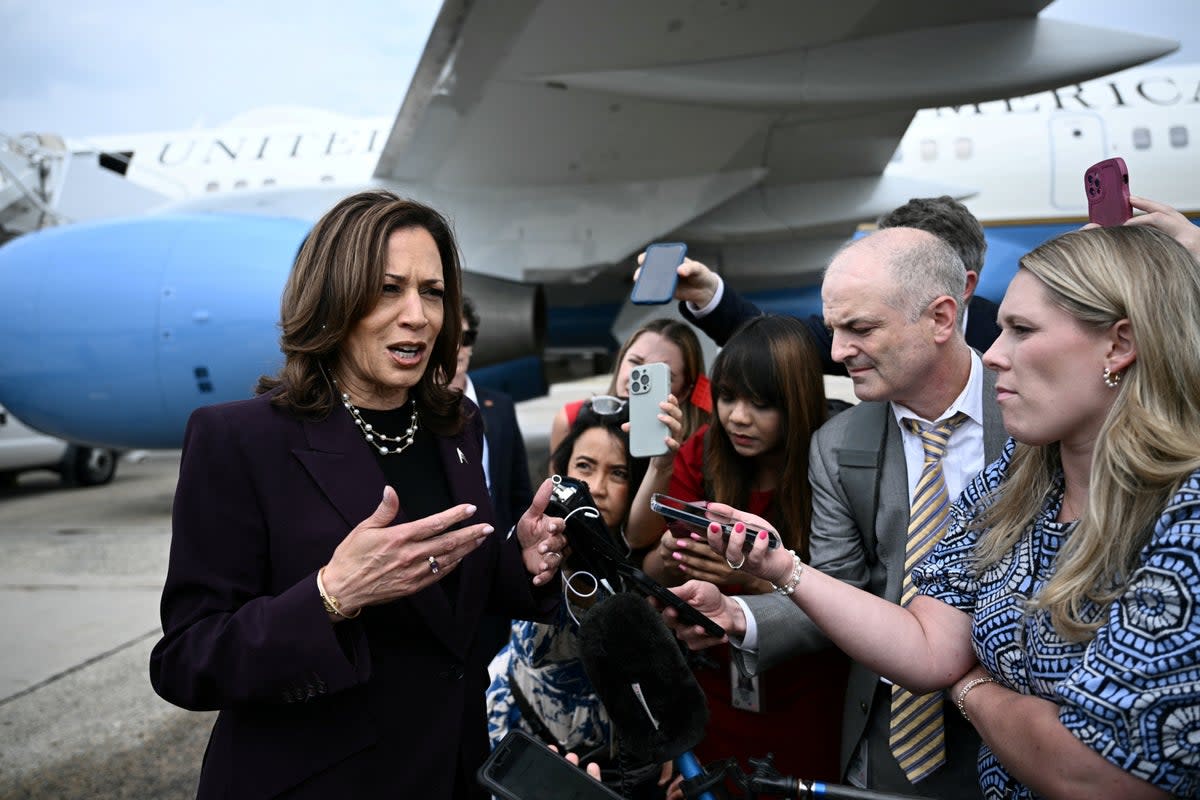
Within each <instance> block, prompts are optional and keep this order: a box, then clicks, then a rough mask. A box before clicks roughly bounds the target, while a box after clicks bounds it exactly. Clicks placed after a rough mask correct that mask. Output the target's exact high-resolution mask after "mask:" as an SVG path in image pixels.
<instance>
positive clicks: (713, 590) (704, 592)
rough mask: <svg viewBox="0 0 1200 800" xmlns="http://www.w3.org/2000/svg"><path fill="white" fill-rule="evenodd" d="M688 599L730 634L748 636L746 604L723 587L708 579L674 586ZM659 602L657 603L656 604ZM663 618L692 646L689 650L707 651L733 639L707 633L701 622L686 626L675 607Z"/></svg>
mask: <svg viewBox="0 0 1200 800" xmlns="http://www.w3.org/2000/svg"><path fill="white" fill-rule="evenodd" d="M671 591H672V592H674V593H675V594H677V595H679V597H681V598H682V599H683V600H684V602H686V603H687V604H688V605H690V606H691V607H692V608H694V609H696V610H697V611H699V612H700V613H701V614H703V615H704V616H706V617H708V618H709V619H711V620H712V621H713V622H715V623H717V624H718V625H720V626H721V627H722V628H724V629H725V631H726V633H727V634H732V635H733V636H738V637H741V636H744V635H745V634H746V616H745V615H744V614H743V613H742V607H741V606H739V605H738V604H737V603H736V602H734V601H733V600H731V599H730V598H728V597H726V596H725V595H723V594H721V590H720V589H718V588H717V587H716V586H715V585H713V584H711V583H708V582H706V581H688V582H687V583H685V584H684V585H683V586H676V587H675V588H673V589H671ZM656 605H657V603H656ZM662 615H663V620H664V621H665V622H666V623H667V626H668V627H670V628H671V630H673V631H675V636H676V637H678V638H679V640H680V641H682V642H683V643H684V644H686V645H687V646H688V649H689V650H703V649H705V648H706V647H712V646H713V645H715V644H721V643H722V642H727V641H729V637H728V636H722V637H721V638H717V637H715V636H712V635H710V634H708V633H707V632H705V630H704V628H702V627H700V626H699V625H686V624H684V623H682V622H680V621H679V614H678V612H676V611H675V609H673V608H670V607H668V608H666V609H664V610H663V612H662Z"/></svg>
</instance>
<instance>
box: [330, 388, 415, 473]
mask: <svg viewBox="0 0 1200 800" xmlns="http://www.w3.org/2000/svg"><path fill="white" fill-rule="evenodd" d="M333 385H334V386H337V381H336V380H335V381H334V382H333ZM342 405H344V406H345V407H346V410H347V411H349V412H350V416H352V417H353V418H354V424H355V425H357V426H358V429H359V430H360V431H362V434H363V436H364V437H365V438H366V440H367V444H369V445H371V447H374V448H375V449H376V450H378V451H379V453H380V455H385V456H398V455H400V454H401V453H403V452H404V451H405V450H407V449H408V448H409V446H410V445H411V444H412V443H413V439H415V438H416V436H417V430H418V428H419V427H420V424H419V423H420V420H419V418H418V417H417V398H415V397H414V398H413V399H412V407H413V411H412V419H411V420H410V421H409V423H408V428H407V429H406V430H405V431H404V433H403V435H401V436H388V435H387V434H386V433H383V432H382V431H377V430H375V428H374V426H372V425H371V423H369V422H367V421H366V420H365V419H363V418H362V414H360V413H359V411H358V409H357V408H356V407H355V405H354V404H353V403H351V402H350V395H348V394H346V393H345V392H342ZM376 439H378V440H379V442H376V441H375V440H376ZM380 442H391V443H392V444H394V445H398V446H397V447H391V448H389V447H388V446H387V445H386V444H380Z"/></svg>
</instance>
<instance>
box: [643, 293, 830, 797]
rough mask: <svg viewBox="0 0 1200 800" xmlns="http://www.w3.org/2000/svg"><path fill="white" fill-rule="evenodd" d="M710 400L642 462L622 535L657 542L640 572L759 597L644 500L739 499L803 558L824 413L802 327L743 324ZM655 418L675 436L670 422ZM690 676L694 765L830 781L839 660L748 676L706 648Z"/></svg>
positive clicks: (812, 350)
mask: <svg viewBox="0 0 1200 800" xmlns="http://www.w3.org/2000/svg"><path fill="white" fill-rule="evenodd" d="M712 399H713V406H714V409H715V411H714V413H713V415H712V420H711V422H710V423H709V424H708V425H706V426H704V427H702V428H700V429H699V430H698V431H696V433H694V434H692V435H691V436H690V437H688V439H687V440H686V441H685V442H684V443H683V445H682V446H681V447H678V448H677V450H678V451H677V452H675V453H674V454H670V453H669V454H667V455H665V456H659V457H656V458H653V459H650V463H649V468H648V470H647V473H646V477H645V478H644V479H643V480H642V484H641V487H640V488H639V490H638V496H637V498H636V499H635V500H634V504H633V510H632V511H631V513H630V525H629V529H628V531H627V537H628V539H629V541H630V544H631V546H633V547H635V548H636V547H638V546H646V545H650V544H655V543H657V545H658V546H656V547H654V549H653V550H651V551H650V552H649V554H648V555H647V556H646V558H645V560H644V562H643V566H644V568H645V571H646V572H647V574H649V575H651V576H652V577H654V578H656V579H658V580H659V581H660V582H662V583H665V584H667V585H674V584H678V583H682V582H683V581H685V580H688V579H690V578H695V579H700V580H705V581H709V582H711V583H714V584H717V585H718V586H719V587H720V588H721V589H722V591H725V592H727V593H729V594H735V595H736V594H755V593H762V592H767V591H770V590H771V585H770V584H769V583H767V582H766V581H764V580H762V579H760V578H756V577H754V576H753V575H746V574H745V572H743V571H740V570H738V569H737V567H738V566H740V565H739V564H738V563H737V562H736V561H726V560H725V557H724V556H723V555H721V554H718V553H717V552H715V551H714V550H713V549H712V548H710V547H709V546H708V544H707V542H705V541H703V535H702V534H697V536H696V538H693V537H692V536H691V531H690V530H688V529H687V528H686V527H680V526H678V525H677V524H676V523H672V524H671V525H670V526H668V525H667V524H666V522H665V521H664V520H663V518H662V517H661V516H659V515H658V514H655V513H654V512H652V511H650V506H649V504H650V497H651V495H652V494H654V493H655V492H663V493H666V494H668V495H670V496H672V497H675V498H677V499H680V500H685V501H719V502H729V501H728V500H727V498H738V501H739V502H743V503H745V504H746V507H748V508H751V509H755V510H756V511H757V513H759V514H760V515H761V516H762V517H763V518H764V519H767V520H769V521H770V522H771V523H772V525H773V526H774V528H775V529H776V530H778V531H780V532H781V535H782V539H783V542H782V543H783V547H785V548H790V549H794V550H796V552H798V553H801V554H802V557H806V556H807V543H808V526H809V516H810V508H811V501H810V497H809V487H808V479H807V476H808V443H809V439H810V438H811V436H812V433H813V431H815V430H816V429H817V428H818V427H819V426H820V425H821V423H822V422H824V421H825V417H826V405H825V384H824V378H823V376H822V374H821V360H820V357H819V355H818V354H817V351H816V347H815V345H814V344H813V342H812V340H811V337H810V335H809V333H808V331H807V330H806V329H805V327H804V325H803V323H801V322H799V321H798V320H796V319H794V318H792V317H786V316H773V315H767V316H762V317H756V318H754V319H751V320H749V321H748V322H746V323H745V324H744V325H743V326H742V327H741V328H739V329H738V331H737V333H735V334H734V335H733V337H732V338H730V340H729V342H728V343H727V344H726V345H725V347H724V349H722V351H721V353H720V355H718V356H717V358H716V360H715V361H714V362H713V369H712ZM663 418H664V421H667V424H668V427H670V428H672V430H678V427H679V426H678V421H677V420H676V419H675V416H674V415H673V414H670V413H668V414H664V415H663ZM668 420H669V421H668ZM672 441H674V439H672ZM729 505H733V506H735V507H737V504H736V503H732V502H730V503H729ZM693 669H694V671H695V673H696V679H697V680H698V681H699V683H700V686H701V687H702V688H703V689H704V691H705V694H706V695H707V696H708V702H709V708H710V710H711V713H712V719H711V723H710V725H709V731H708V733H707V735H706V737H705V740H704V741H703V742H702V743H701V744H700V746H699V747H697V749H696V752H697V755H698V756H699V757H700V759H701V761H711V760H715V759H719V758H727V757H729V756H737V757H739V758H741V759H743V761H744V759H746V758H749V757H761V756H763V755H766V753H768V752H773V753H775V756H776V763H778V764H780V765H786V769H787V770H788V771H790V772H794V773H796V774H801V775H803V776H804V777H805V778H817V779H824V780H836V779H837V777H838V741H839V731H840V728H841V716H842V710H841V709H842V694H843V690H844V687H845V679H846V674H847V662H846V659H845V657H844V656H843V655H842V654H841V653H840V652H838V651H837V650H834V649H829V650H826V651H823V652H818V653H810V654H805V655H803V656H799V657H797V658H795V659H792V660H791V661H789V662H787V663H785V664H781V665H779V666H778V667H777V668H775V669H773V670H769V671H768V672H766V673H765V674H763V675H761V676H758V677H757V678H754V679H747V678H745V677H743V676H741V675H740V674H739V673H738V671H737V669H736V667H734V666H733V665H732V664H731V659H730V654H729V648H728V645H726V646H722V647H720V648H715V649H713V650H709V651H707V652H706V654H705V655H704V656H703V657H702V658H701V659H698V660H697V661H696V662H695V663H694V664H693ZM799 719H803V720H804V724H803V725H798V724H797V720H799Z"/></svg>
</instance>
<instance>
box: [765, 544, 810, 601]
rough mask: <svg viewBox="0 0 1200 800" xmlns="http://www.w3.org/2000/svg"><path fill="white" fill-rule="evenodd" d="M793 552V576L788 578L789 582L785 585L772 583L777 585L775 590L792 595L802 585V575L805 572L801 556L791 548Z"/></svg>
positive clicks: (790, 551)
mask: <svg viewBox="0 0 1200 800" xmlns="http://www.w3.org/2000/svg"><path fill="white" fill-rule="evenodd" d="M788 552H789V553H791V554H792V576H791V577H790V578H788V582H787V583H785V584H784V585H783V586H780V585H779V584H777V583H773V584H771V585H772V586H774V587H775V591H777V592H779V593H780V594H783V595H790V594H791V593H792V592H794V591H796V587H797V586H799V585H800V575H801V573H803V572H804V562H803V561H801V560H800V556H798V555H796V551H795V550H789V551H788Z"/></svg>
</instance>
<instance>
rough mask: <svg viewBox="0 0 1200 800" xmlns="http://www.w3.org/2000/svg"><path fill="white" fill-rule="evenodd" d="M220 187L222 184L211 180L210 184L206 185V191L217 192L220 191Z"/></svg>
mask: <svg viewBox="0 0 1200 800" xmlns="http://www.w3.org/2000/svg"><path fill="white" fill-rule="evenodd" d="M220 188H221V184H219V183H217V182H216V181H209V182H208V185H207V186H205V187H204V191H206V192H216V191H219V190H220Z"/></svg>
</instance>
